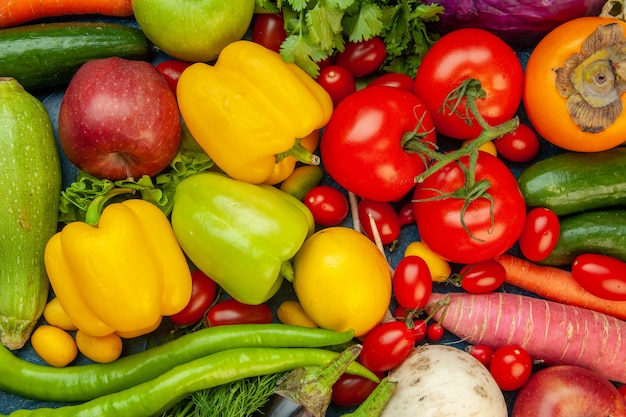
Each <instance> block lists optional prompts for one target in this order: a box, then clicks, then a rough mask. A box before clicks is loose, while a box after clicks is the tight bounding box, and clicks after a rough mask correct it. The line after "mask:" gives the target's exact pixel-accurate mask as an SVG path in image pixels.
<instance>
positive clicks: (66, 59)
mask: <svg viewBox="0 0 626 417" xmlns="http://www.w3.org/2000/svg"><path fill="white" fill-rule="evenodd" d="M151 50H152V45H151V43H150V41H149V40H148V38H147V37H146V36H145V35H144V33H143V32H142V31H141V30H140V29H137V28H134V27H131V26H126V25H121V24H117V23H99V22H59V23H41V24H35V25H27V26H18V27H13V28H9V29H2V30H0V76H3V77H13V78H15V79H16V80H18V81H19V82H20V84H22V86H23V87H24V88H25V89H27V90H33V89H39V88H44V87H51V86H56V85H61V84H65V83H67V82H69V80H70V79H71V78H72V76H73V75H74V73H75V72H76V70H78V68H79V67H80V66H81V65H82V64H84V63H85V62H87V61H89V60H92V59H98V58H108V57H111V56H118V57H120V58H127V59H147V58H148V57H149V56H150V52H151Z"/></svg>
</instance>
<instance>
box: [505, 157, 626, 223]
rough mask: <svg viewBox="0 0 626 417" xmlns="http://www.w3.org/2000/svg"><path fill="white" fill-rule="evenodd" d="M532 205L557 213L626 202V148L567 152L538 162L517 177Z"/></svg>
mask: <svg viewBox="0 0 626 417" xmlns="http://www.w3.org/2000/svg"><path fill="white" fill-rule="evenodd" d="M517 182H518V185H519V187H520V190H521V192H522V195H523V196H524V200H525V201H526V205H527V206H529V207H546V208H549V209H551V210H552V211H554V212H555V213H556V214H557V215H565V214H572V213H577V212H581V211H586V210H594V209H600V208H607V207H616V206H620V205H623V204H625V203H626V148H623V147H618V148H613V149H610V150H607V151H602V152H593V153H576V152H566V153H562V154H558V155H554V156H551V157H548V158H546V159H543V160H541V161H538V162H536V163H534V164H533V165H531V166H529V167H528V168H526V170H524V171H523V172H522V173H521V174H520V175H519V177H518V178H517Z"/></svg>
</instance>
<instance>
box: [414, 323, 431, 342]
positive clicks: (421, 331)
mask: <svg viewBox="0 0 626 417" xmlns="http://www.w3.org/2000/svg"><path fill="white" fill-rule="evenodd" d="M427 332H428V326H427V324H426V320H422V319H413V327H411V333H413V337H415V343H420V342H421V341H422V340H424V339H426V333H427Z"/></svg>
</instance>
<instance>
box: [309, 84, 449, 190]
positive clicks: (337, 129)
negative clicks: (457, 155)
mask: <svg viewBox="0 0 626 417" xmlns="http://www.w3.org/2000/svg"><path fill="white" fill-rule="evenodd" d="M412 132H416V134H417V135H416V136H414V137H413V139H415V140H420V141H422V142H423V143H436V142H437V135H436V133H435V131H434V129H433V125H432V118H431V116H430V114H429V113H428V110H426V107H425V106H424V104H423V103H422V102H421V100H420V99H418V98H417V97H416V96H415V95H413V94H410V93H407V92H406V91H403V90H400V89H398V88H392V87H387V86H374V87H367V88H363V89H361V90H359V91H357V92H356V93H353V94H350V95H349V96H348V97H346V98H345V99H343V100H342V101H341V103H339V106H337V108H335V110H334V111H333V114H332V116H331V118H330V121H329V122H328V124H327V125H326V126H325V127H324V131H323V133H322V139H321V141H320V151H321V158H322V161H324V168H325V169H326V172H327V173H328V175H330V176H331V177H332V178H333V179H334V180H335V181H336V182H337V183H338V184H339V185H341V186H342V187H343V188H345V189H346V190H348V191H352V192H353V193H354V194H356V195H357V196H359V197H361V198H367V199H369V200H376V201H397V200H399V199H400V198H402V197H404V196H405V195H406V194H407V193H408V192H409V191H410V190H411V189H412V188H413V187H414V186H415V177H416V176H418V175H419V174H421V173H423V172H424V169H425V167H424V161H423V160H422V158H421V157H420V155H418V154H416V153H412V152H408V151H407V150H406V149H405V148H404V147H403V145H402V143H403V139H406V137H407V134H410V133H412ZM413 139H411V140H413ZM409 142H410V140H409Z"/></svg>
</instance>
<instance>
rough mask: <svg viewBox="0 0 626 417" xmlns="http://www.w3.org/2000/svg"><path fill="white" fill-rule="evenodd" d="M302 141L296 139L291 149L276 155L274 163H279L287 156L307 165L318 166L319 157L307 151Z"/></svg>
mask: <svg viewBox="0 0 626 417" xmlns="http://www.w3.org/2000/svg"><path fill="white" fill-rule="evenodd" d="M301 141H302V139H300V138H297V139H296V141H295V142H294V144H293V146H292V147H291V149H289V150H288V151H286V152H282V153H279V154H277V155H276V163H279V162H280V161H282V160H283V159H284V158H286V157H288V156H293V157H294V158H296V160H298V161H300V162H302V163H303V164H307V165H319V164H320V157H319V156H317V155H315V154H314V153H313V152H311V151H309V150H308V149H307V148H306V147H305V146H304V145H303V144H302V142H301Z"/></svg>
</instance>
